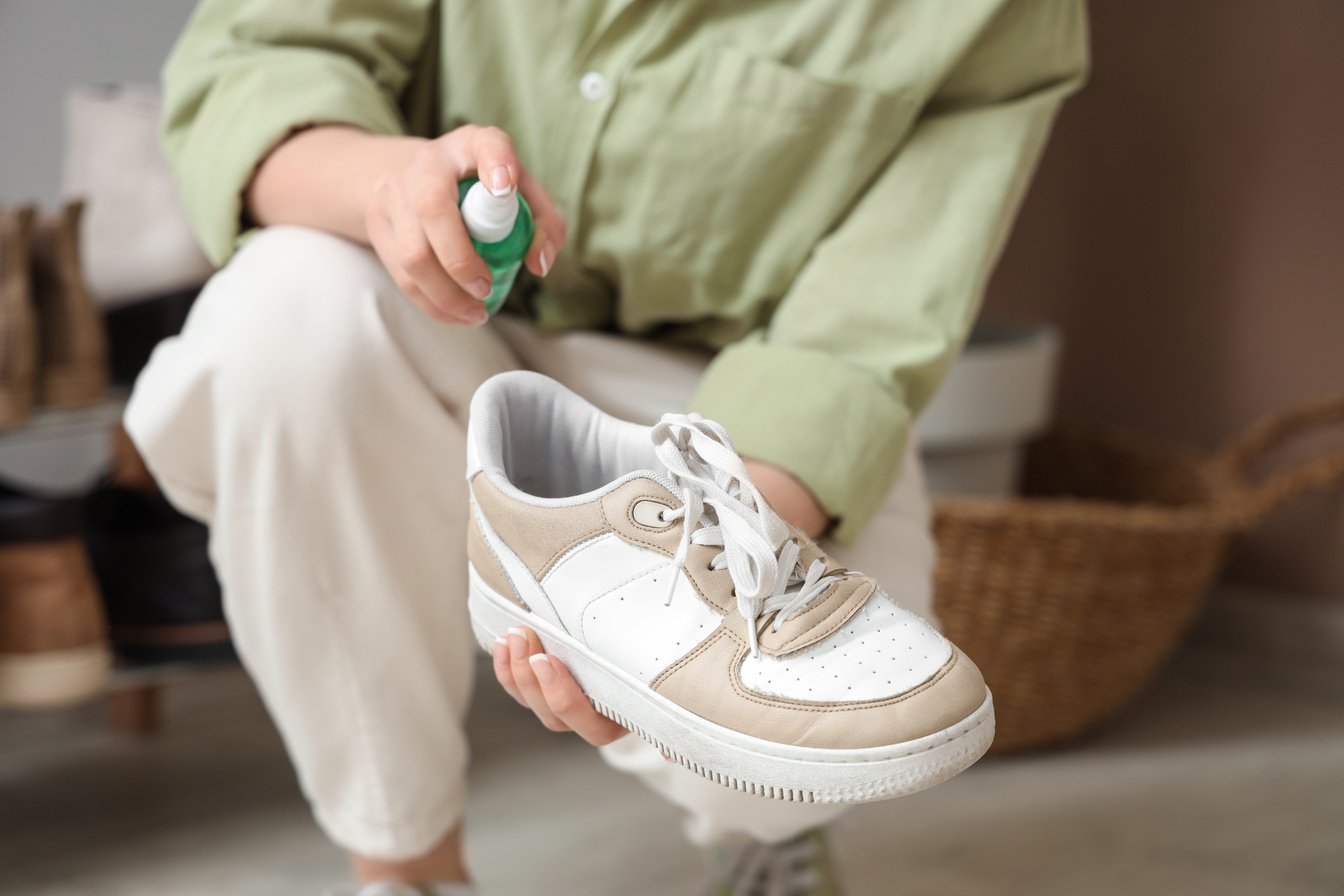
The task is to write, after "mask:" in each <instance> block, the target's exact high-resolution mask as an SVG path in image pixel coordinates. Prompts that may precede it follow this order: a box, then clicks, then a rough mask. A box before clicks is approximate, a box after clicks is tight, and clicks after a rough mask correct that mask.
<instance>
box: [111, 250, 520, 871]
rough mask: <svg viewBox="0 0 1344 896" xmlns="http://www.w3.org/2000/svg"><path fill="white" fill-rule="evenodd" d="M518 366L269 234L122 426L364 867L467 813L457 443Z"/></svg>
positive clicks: (471, 336)
mask: <svg viewBox="0 0 1344 896" xmlns="http://www.w3.org/2000/svg"><path fill="white" fill-rule="evenodd" d="M513 366H516V362H515V360H514V358H513V356H512V355H511V354H510V353H509V351H508V350H507V349H506V348H504V347H503V346H502V345H501V344H500V343H499V341H498V340H497V339H496V338H495V337H494V336H493V334H492V333H491V332H490V331H489V330H488V329H486V330H481V329H477V330H467V329H462V328H459V327H452V326H447V325H443V324H438V323H436V322H434V321H432V320H431V319H429V318H428V317H427V316H425V315H423V314H421V313H420V312H419V311H418V310H416V309H415V308H414V307H413V306H412V305H411V304H410V303H409V302H408V301H407V300H406V299H405V298H404V297H403V296H402V295H401V294H400V293H399V292H398V290H397V289H396V287H395V285H394V284H393V283H392V281H391V280H390V279H389V278H388V277H387V275H386V274H385V272H384V271H383V269H382V267H381V266H380V265H379V263H378V262H377V260H376V259H375V258H374V256H373V255H372V254H371V253H370V252H368V251H366V250H364V249H361V248H359V247H356V246H355V245H353V244H351V243H348V242H346V241H344V240H341V239H339V238H337V237H333V236H330V235H327V234H323V233H319V232H317V231H312V230H305V229H302V228H292V227H281V228H271V229H268V230H265V231H263V232H261V233H260V234H258V235H256V236H255V237H254V238H253V239H251V240H250V241H249V242H248V243H247V244H246V245H245V246H244V247H243V248H242V249H241V250H240V252H239V253H238V254H237V256H236V257H235V258H234V259H233V260H232V261H231V262H230V263H229V265H228V266H227V267H226V268H225V269H224V270H223V271H221V272H220V273H219V274H217V275H216V276H215V277H214V278H213V279H212V280H211V281H210V283H209V285H208V286H207V287H206V289H205V291H204V293H203V294H202V295H201V297H200V299H199V301H198V303H197V305H196V307H195V308H194V309H193V311H192V313H191V316H190V319H189V320H188V322H187V325H186V327H185V329H184V331H183V333H182V335H181V336H179V337H177V338H175V339H170V340H168V341H167V342H165V343H164V344H163V345H161V346H160V347H159V348H158V349H157V350H156V351H155V353H154V356H153V358H152V359H151V361H150V363H149V365H148V367H147V368H146V369H145V371H144V373H143V374H142V375H141V377H140V379H139V381H138V382H137V384H136V388H135V393H134V395H133V397H132V400H131V404H130V407H129V408H128V410H127V414H126V423H127V428H128V429H129V431H130V433H131V436H132V438H133V439H134V440H135V441H136V444H137V445H138V446H139V448H140V450H141V451H142V452H143V454H144V456H145V458H146V460H147V462H148V464H149V466H150V468H151V469H152V470H153V471H154V472H155V474H156V475H157V476H158V477H159V478H160V481H161V482H162V484H163V486H164V488H165V491H166V493H167V494H168V496H169V497H170V498H171V499H172V500H173V501H175V502H176V503H177V504H178V505H179V506H181V507H183V508H184V509H185V510H186V511H188V512H189V513H192V514H193V515H196V516H198V517H201V518H203V519H204V520H206V521H207V522H208V523H209V524H210V527H211V554H212V557H213V559H214V561H215V563H216V566H217V569H218V571H219V574H220V578H221V580H222V582H223V585H224V593H225V609H226V611H227V614H228V618H229V623H230V626H231V627H232V631H233V636H234V639H235V642H236V644H237V647H238V650H239V653H240V654H241V656H242V659H243V662H244V664H245V665H246V666H247V668H248V670H249V672H250V673H251V674H252V676H253V678H254V679H255V680H256V683H257V685H258V687H259V689H260V691H261V693H262V696H263V698H264V699H265V701H266V704H267V706H268V708H269V709H270V712H271V714H272V715H273V717H274V719H275V721H276V723H277V725H278V727H279V729H280V732H281V734H282V735H283V737H284V740H285V743H286V745H287V747H288V750H289V753H290V756H291V757H292V759H293V761H294V764H295V766H296V767H297V769H298V773H299V779H300V782H301V784H302V787H303V789H304V792H305V793H306V795H307V797H308V799H309V800H310V802H311V803H312V805H313V808H314V813H315V815H316V817H317V819H318V822H319V824H320V825H321V826H322V827H323V829H324V830H325V831H326V832H327V834H328V835H329V836H330V837H331V838H332V839H333V840H335V841H336V842H337V843H339V844H341V845H342V846H344V847H346V848H348V849H352V850H355V851H357V852H360V853H363V854H368V855H373V856H379V857H383V858H387V859H397V858H405V857H409V856H413V855H416V854H419V853H422V852H424V851H425V850H426V849H427V848H428V847H429V846H431V845H433V844H434V843H435V842H436V841H437V840H438V839H439V838H441V837H442V836H443V834H445V833H446V832H447V831H448V830H449V829H451V828H452V827H453V825H454V824H455V823H456V822H457V820H458V818H459V816H460V814H461V810H462V805H463V800H464V794H465V786H464V776H465V771H466V764H467V745H466V740H465V738H464V736H463V733H462V729H461V720H462V717H463V716H464V714H465V712H466V708H467V704H468V700H469V696H470V689H471V681H472V672H473V669H474V655H475V653H476V652H477V649H476V646H475V642H474V639H473V637H472V635H471V632H470V627H469V625H468V619H467V612H466V601H465V599H464V592H465V588H464V585H465V581H466V567H465V563H466V556H465V538H466V533H465V523H466V494H465V483H464V481H463V473H462V471H463V469H464V468H465V457H464V448H465V429H464V423H465V417H466V408H467V405H468V403H469V400H470V397H471V394H472V392H473V390H474V389H475V386H476V385H477V384H478V383H479V382H481V381H482V380H483V379H485V378H486V377H487V376H489V375H491V374H493V373H496V372H498V371H500V370H504V369H508V368H510V367H513Z"/></svg>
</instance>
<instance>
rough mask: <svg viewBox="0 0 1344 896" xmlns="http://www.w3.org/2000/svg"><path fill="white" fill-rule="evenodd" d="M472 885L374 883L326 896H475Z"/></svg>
mask: <svg viewBox="0 0 1344 896" xmlns="http://www.w3.org/2000/svg"><path fill="white" fill-rule="evenodd" d="M475 893H476V891H475V890H473V889H472V888H471V885H470V884H389V883H373V884H364V885H362V886H361V885H359V884H355V885H353V886H350V887H338V888H336V889H334V890H328V891H327V892H326V893H325V894H324V896H475Z"/></svg>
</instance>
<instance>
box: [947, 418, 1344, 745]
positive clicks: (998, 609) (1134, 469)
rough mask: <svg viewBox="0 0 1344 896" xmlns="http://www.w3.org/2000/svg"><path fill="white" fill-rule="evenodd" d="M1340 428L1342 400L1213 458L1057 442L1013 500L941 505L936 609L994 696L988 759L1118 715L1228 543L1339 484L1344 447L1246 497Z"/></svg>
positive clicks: (1190, 615)
mask: <svg viewBox="0 0 1344 896" xmlns="http://www.w3.org/2000/svg"><path fill="white" fill-rule="evenodd" d="M1335 423H1344V394H1341V395H1338V396H1331V397H1329V398H1326V399H1323V400H1318V401H1315V402H1312V403H1310V404H1306V405H1302V406H1300V407H1297V408H1294V409H1292V410H1289V411H1287V412H1285V413H1283V414H1280V415H1277V416H1274V417H1272V418H1269V419H1266V420H1263V421H1261V422H1259V423H1258V424H1256V425H1254V426H1252V427H1251V428H1250V429H1248V430H1247V431H1246V432H1244V433H1242V434H1241V435H1239V436H1237V437H1236V438H1234V439H1232V440H1231V441H1230V442H1229V443H1227V444H1226V445H1225V446H1224V447H1223V448H1222V449H1221V450H1220V451H1219V452H1218V453H1217V454H1215V455H1214V456H1212V457H1203V456H1200V455H1199V454H1197V453H1195V452H1192V451H1188V450H1183V449H1180V448H1174V447H1170V446H1162V445H1156V444H1152V443H1147V442H1143V441H1140V440H1138V439H1135V438H1133V437H1131V436H1126V435H1124V434H1121V433H1117V432H1114V431H1112V430H1103V429H1096V428H1080V427H1064V428H1060V429H1058V430H1056V431H1054V432H1052V433H1050V434H1049V435H1047V436H1046V437H1044V438H1042V439H1040V440H1039V441H1038V442H1037V443H1035V444H1034V445H1033V446H1032V447H1031V449H1030V450H1029V451H1028V458H1027V462H1026V468H1025V471H1024V476H1023V491H1024V497H1021V498H1015V499H1009V500H995V499H977V498H947V499H942V500H940V501H939V502H938V504H937V509H936V515H935V531H936V534H937V538H938V545H939V551H940V557H939V563H938V571H937V578H936V591H935V594H936V600H935V608H936V611H937V613H938V615H939V616H940V618H941V620H942V624H943V628H944V630H945V631H946V632H947V635H948V637H950V638H951V639H952V640H953V641H954V642H956V643H957V644H958V645H959V646H960V647H961V648H962V649H963V650H965V651H966V653H967V654H968V655H969V656H970V657H971V658H972V659H973V660H975V662H976V663H977V664H978V665H979V666H980V668H981V670H982V671H983V672H984V675H985V679H986V681H988V683H989V686H990V689H991V690H992V691H993V693H994V703H995V711H996V715H997V718H998V734H997V736H996V738H995V741H994V751H995V752H1000V753H1002V752H1009V751H1013V750H1022V749H1026V748H1030V747H1041V746H1046V745H1050V744H1055V743H1059V742H1061V741H1064V740H1066V739H1068V738H1071V737H1074V736H1076V735H1079V734H1082V733H1084V732H1086V731H1087V730H1089V729H1091V728H1093V727H1094V726H1096V725H1097V724H1099V723H1100V722H1102V721H1104V720H1105V719H1107V718H1109V717H1110V716H1112V715H1113V714H1114V713H1116V712H1117V711H1119V710H1120V709H1122V708H1124V707H1125V706H1126V705H1128V704H1129V703H1130V701H1131V700H1133V698H1134V697H1135V696H1136V695H1137V694H1138V693H1139V692H1140V691H1141V690H1142V689H1143V687H1144V686H1145V685H1146V684H1147V683H1148V682H1149V681H1150V680H1151V679H1152V677H1153V675H1154V674H1155V673H1156V672H1157V671H1158V669H1159V668H1160V667H1161V665H1162V663H1163V661H1164V660H1165V659H1166V658H1167V657H1168V656H1169V655H1170V654H1171V653H1172V652H1173V651H1174V650H1175V648H1176V646H1177V644H1178V643H1179V641H1180V638H1181V636H1182V634H1183V633H1184V632H1185V630H1186V628H1187V627H1188V626H1189V624H1190V623H1191V621H1192V620H1193V619H1194V617H1195V614H1196V612H1197V611H1198V609H1199V607H1200V603H1201V600H1202V598H1203V596H1204V594H1205V593H1206V592H1207V591H1208V589H1209V586H1210V584H1211V583H1212V581H1213V579H1214V576H1215V575H1216V574H1217V573H1218V570H1219V568H1220V566H1221V564H1222V561H1223V557H1224V555H1225V553H1226V551H1227V547H1228V544H1229V541H1230V539H1231V537H1232V536H1233V535H1234V534H1236V533H1237V532H1239V531H1242V530H1244V529H1246V528H1247V527H1249V526H1250V525H1252V524H1253V523H1255V522H1256V521H1257V520H1259V519H1260V518H1261V517H1262V516H1264V515H1265V514H1267V513H1268V512H1269V511H1270V510H1272V509H1273V508H1274V507H1275V506H1276V505H1278V504H1280V503H1281V502H1283V501H1285V500H1287V499H1288V498H1290V497H1293V496H1295V495H1298V494H1301V493H1304V492H1307V491H1310V490H1315V489H1321V488H1325V487H1327V486H1329V485H1331V484H1333V483H1335V482H1338V481H1340V480H1341V479H1344V446H1341V447H1336V448H1334V449H1333V450H1331V451H1329V452H1325V453H1323V454H1320V455H1318V456H1316V457H1314V458H1313V459H1311V460H1309V461H1307V462H1304V463H1301V464H1298V465H1295V466H1291V467H1286V468H1284V469H1280V470H1278V471H1277V472H1275V473H1273V474H1272V475H1270V476H1268V477H1267V478H1265V479H1264V480H1263V481H1261V482H1259V483H1256V484H1251V482H1250V480H1249V473H1250V470H1251V467H1252V465H1254V464H1255V463H1256V462H1257V461H1259V460H1260V458H1261V457H1262V456H1265V455H1268V454H1269V453H1270V452H1271V451H1272V450H1273V449H1275V448H1277V447H1278V446H1279V445H1281V444H1282V443H1284V442H1285V441H1287V440H1288V439H1290V438H1293V437H1297V436H1300V435H1303V434H1306V433H1309V432H1312V431H1314V430H1317V429H1321V428H1323V427H1325V426H1327V425H1330V424H1335Z"/></svg>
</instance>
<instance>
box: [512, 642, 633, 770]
mask: <svg viewBox="0 0 1344 896" xmlns="http://www.w3.org/2000/svg"><path fill="white" fill-rule="evenodd" d="M528 662H529V663H531V665H532V671H533V672H534V673H535V674H536V676H537V683H538V684H539V685H540V686H541V693H542V696H544V697H545V698H546V705H547V706H549V707H550V709H551V712H553V713H555V714H556V716H558V717H559V719H560V721H562V722H564V723H565V724H566V725H568V726H569V727H570V729H571V730H572V731H573V732H574V733H575V734H577V735H578V736H579V737H581V738H583V739H584V740H586V741H588V743H590V744H592V745H593V746H595V747H604V746H606V745H607V744H609V743H611V742H612V741H614V740H617V739H619V738H621V737H624V736H625V735H627V734H629V733H630V732H628V731H627V730H626V729H625V728H623V727H621V726H620V725H618V724H616V723H615V722H613V721H612V720H611V719H609V718H607V717H606V716H604V715H602V714H601V713H600V712H598V711H597V709H595V708H594V707H593V704H592V701H590V700H589V699H588V696H587V695H586V694H584V692H583V688H581V687H579V683H578V682H577V681H575V680H574V676H573V675H571V674H570V673H569V669H567V668H565V664H564V663H562V662H560V661H559V660H558V659H556V658H555V657H553V656H548V655H547V654H545V653H534V654H532V656H530V657H528Z"/></svg>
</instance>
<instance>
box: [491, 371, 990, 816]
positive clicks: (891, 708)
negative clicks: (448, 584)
mask: <svg viewBox="0 0 1344 896" xmlns="http://www.w3.org/2000/svg"><path fill="white" fill-rule="evenodd" d="M467 440H468V447H467V478H468V481H469V482H470V486H471V488H470V494H471V524H470V527H469V531H468V546H467V547H468V554H469V557H470V572H469V575H470V596H469V601H470V607H471V618H472V626H473V628H474V630H475V633H476V637H477V639H478V640H479V641H480V643H481V645H482V646H483V647H484V648H485V649H486V650H487V651H488V650H489V649H490V647H491V645H492V644H493V643H494V640H495V638H496V637H498V636H501V635H503V634H505V633H506V632H507V631H508V629H509V627H510V626H527V627H529V628H531V629H533V630H534V631H535V632H536V633H537V635H538V636H539V637H540V638H541V642H542V645H543V646H544V647H545V649H546V651H547V652H548V653H550V654H552V655H554V656H556V657H558V658H559V659H560V660H561V661H562V662H564V663H565V665H566V666H567V667H568V668H569V670H570V671H571V672H572V673H573V674H574V677H575V678H577V679H578V681H579V683H580V684H581V685H582V686H583V688H584V690H585V691H586V692H587V694H588V696H589V698H590V699H591V700H592V701H593V704H594V706H596V707H597V709H598V711H599V712H601V713H602V714H603V715H606V716H608V717H609V718H611V719H614V720H615V721H616V722H618V723H620V724H621V725H624V726H625V727H627V728H629V729H630V730H631V731H634V732H635V733H636V734H638V735H639V736H640V737H642V738H643V739H645V740H647V741H648V742H650V743H651V744H653V745H654V746H655V747H657V748H658V749H659V750H662V751H663V752H664V753H665V754H667V755H668V756H670V757H671V758H672V759H673V760H675V761H676V762H679V763H681V764H682V765H684V766H686V767H687V768H690V769H692V770H694V771H696V772H698V773H699V774H701V775H704V776H705V777H707V778H710V779H711V780H714V781H717V782H719V783H722V784H725V785H727V786H730V787H733V788H735V789H737V790H742V791H746V792H748V793H754V794H762V795H766V796H772V797H777V798H781V799H787V800H797V801H807V802H813V801H815V802H863V801H868V800H878V799H885V798H889V797H896V796H902V795H904V794H908V793H913V792H915V791H917V790H922V789H924V788H926V787H931V786H933V785H934V784H938V783H940V782H942V781H945V780H947V779H948V778H950V777H952V776H953V775H955V774H957V773H958V772H960V771H962V770H964V769H965V768H967V767H968V766H970V765H971V764H972V763H974V762H975V761H976V760H977V759H979V758H980V756H981V755H982V754H983V753H984V752H985V750H986V749H988V747H989V743H990V741H991V740H992V739H993V736H994V709H993V704H992V702H991V700H990V695H989V691H988V689H987V688H986V687H985V683H984V680H983V679H982V678H981V677H980V672H979V670H978V669H976V667H975V665H974V664H973V663H972V662H971V661H970V660H969V659H967V658H966V656H965V655H964V654H963V653H962V652H961V651H960V650H958V649H957V648H956V647H955V646H954V645H953V644H951V643H950V642H949V641H948V640H947V639H946V638H944V637H943V636H942V635H940V634H939V633H938V632H936V631H935V630H934V629H933V628H932V627H930V626H929V624H928V623H926V622H925V621H924V620H923V619H921V618H920V617H918V616H916V615H914V614H912V613H910V612H908V611H906V610H904V609H902V608H901V607H900V606H899V605H898V604H897V603H896V602H895V601H893V600H892V599H891V598H890V597H888V596H887V594H886V593H885V592H883V591H882V589H881V588H880V587H879V586H878V584H877V582H875V581H873V580H872V579H870V578H868V577H867V576H864V575H863V574H862V573H859V572H856V571H854V570H849V569H844V568H841V567H840V566H839V565H838V564H836V563H835V562H834V561H833V560H831V559H830V558H829V557H827V556H826V554H825V553H823V552H822V550H821V549H820V548H818V547H817V545H815V544H814V543H813V542H812V541H810V540H809V539H808V538H807V537H806V536H805V535H803V534H802V533H800V532H798V531H797V530H794V529H791V528H790V527H789V526H788V525H787V524H786V523H784V522H783V521H782V520H781V519H780V518H779V517H778V516H777V515H776V514H775V513H774V512H773V511H772V510H771V509H770V508H769V506H768V505H767V504H766V503H765V501H764V500H763V499H762V498H761V495H760V493H759V492H758V491H757V490H756V488H755V486H753V485H752V483H751V480H750V479H749V477H748V475H747V472H746V469H745V467H744V465H743V463H742V461H741V459H740V458H739V457H738V456H737V454H736V453H735V452H734V451H733V448H732V444H731V442H730V441H729V439H728V435H727V433H726V432H725V431H724V430H723V428H722V427H721V426H719V425H718V424H716V423H713V422H712V421H709V420H705V419H703V418H701V417H699V416H698V415H695V414H689V415H687V414H666V415H664V416H663V418H662V420H661V421H660V422H659V423H658V424H656V425H655V426H653V427H645V426H640V425H637V424H634V423H629V422H626V421H623V420H617V419H616V418H614V417H611V416H609V415H607V414H605V413H603V412H601V411H599V410H598V409H597V408H594V407H593V406H592V405H590V404H588V403H587V402H586V401H584V400H583V399H581V398H579V397H578V396H577V395H575V394H574V393H572V392H570V391H569V390H568V389H565V388H564V387H563V386H561V385H560V384H559V383H556V382H555V381H553V380H551V379H548V378H547V377H544V376H541V375H539V374H535V373H526V372H514V373H505V374H500V375H498V376H495V377H493V378H491V379H490V380H488V381H486V382H485V383H484V384H483V385H482V386H481V387H480V389H479V390H478V391H477V392H476V395H475V397H474V398H473V400H472V403H471V421H470V425H469V427H468V436H467Z"/></svg>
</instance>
